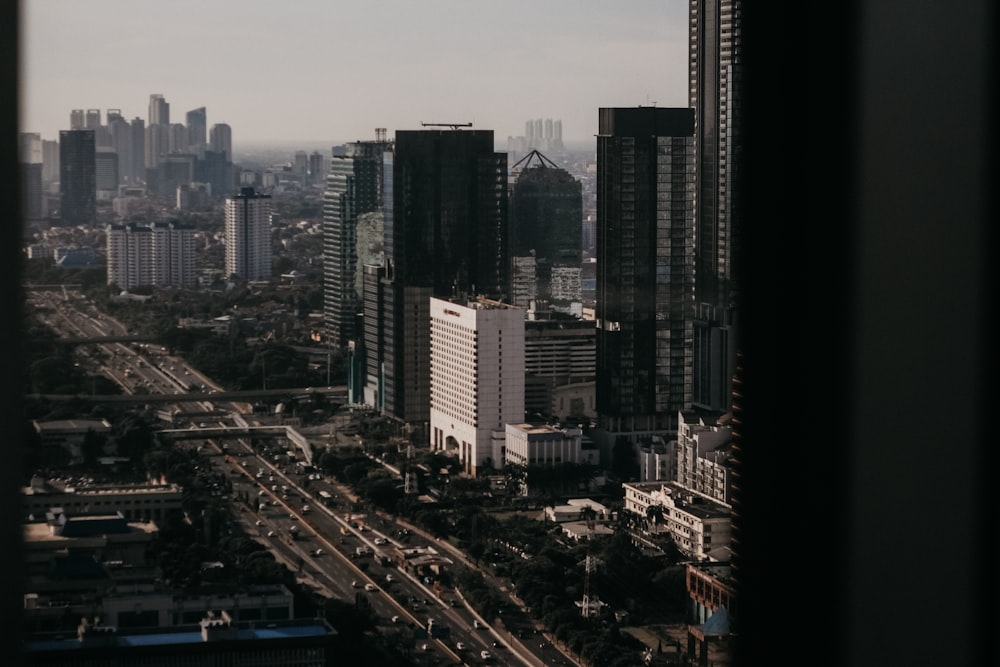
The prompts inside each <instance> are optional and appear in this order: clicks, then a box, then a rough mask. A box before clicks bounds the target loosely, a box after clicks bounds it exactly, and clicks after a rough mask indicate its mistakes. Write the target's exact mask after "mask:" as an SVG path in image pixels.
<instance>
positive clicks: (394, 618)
mask: <svg viewBox="0 0 1000 667" xmlns="http://www.w3.org/2000/svg"><path fill="white" fill-rule="evenodd" d="M390 620H392V622H393V623H399V615H398V614H397V615H396V616H393V617H392V619H390Z"/></svg>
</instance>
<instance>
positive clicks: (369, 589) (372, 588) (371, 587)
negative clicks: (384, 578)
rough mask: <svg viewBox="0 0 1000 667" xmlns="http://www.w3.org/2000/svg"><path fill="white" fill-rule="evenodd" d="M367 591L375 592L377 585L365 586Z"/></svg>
mask: <svg viewBox="0 0 1000 667" xmlns="http://www.w3.org/2000/svg"><path fill="white" fill-rule="evenodd" d="M365 590H366V591H374V590H376V589H375V584H365Z"/></svg>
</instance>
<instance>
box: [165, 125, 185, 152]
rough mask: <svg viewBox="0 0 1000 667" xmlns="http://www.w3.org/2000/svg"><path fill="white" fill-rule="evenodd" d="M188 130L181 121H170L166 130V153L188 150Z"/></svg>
mask: <svg viewBox="0 0 1000 667" xmlns="http://www.w3.org/2000/svg"><path fill="white" fill-rule="evenodd" d="M188 143H189V141H188V131H187V127H185V126H184V124H183V123H171V124H170V125H169V129H168V131H167V153H187V152H188Z"/></svg>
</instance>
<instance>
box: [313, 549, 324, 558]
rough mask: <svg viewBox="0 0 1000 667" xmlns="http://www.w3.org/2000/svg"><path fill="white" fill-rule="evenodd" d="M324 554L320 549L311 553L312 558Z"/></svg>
mask: <svg viewBox="0 0 1000 667" xmlns="http://www.w3.org/2000/svg"><path fill="white" fill-rule="evenodd" d="M324 553H325V552H324V551H323V550H322V549H317V550H316V551H314V552H313V555H314V556H322V555H323V554H324Z"/></svg>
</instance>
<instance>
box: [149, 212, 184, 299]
mask: <svg viewBox="0 0 1000 667" xmlns="http://www.w3.org/2000/svg"><path fill="white" fill-rule="evenodd" d="M149 229H150V233H151V236H152V244H151V248H150V258H149V259H150V262H151V264H152V280H153V285H154V286H156V287H193V286H194V285H195V250H194V226H192V225H186V224H182V223H180V222H176V221H171V222H153V223H150V225H149Z"/></svg>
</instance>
